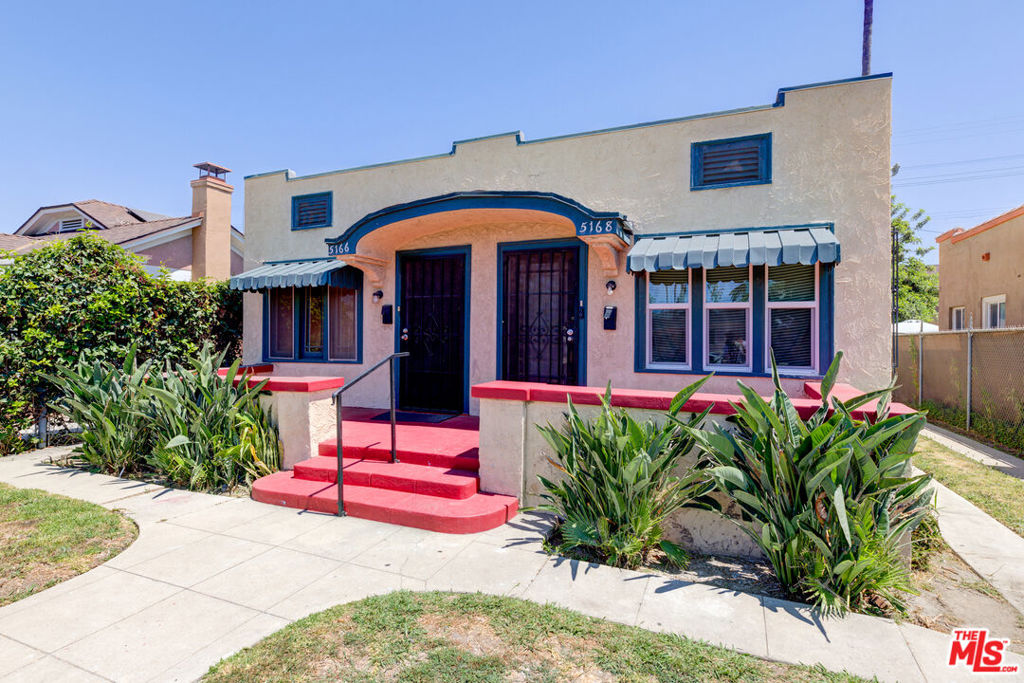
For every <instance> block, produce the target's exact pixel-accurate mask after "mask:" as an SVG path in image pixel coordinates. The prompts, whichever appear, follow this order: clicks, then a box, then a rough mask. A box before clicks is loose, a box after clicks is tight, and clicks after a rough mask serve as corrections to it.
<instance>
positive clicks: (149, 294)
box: [0, 233, 241, 454]
mask: <svg viewBox="0 0 1024 683" xmlns="http://www.w3.org/2000/svg"><path fill="white" fill-rule="evenodd" d="M0 256H4V257H5V258H6V257H10V258H11V263H10V264H9V265H5V266H3V267H0V425H3V427H0V454H3V453H4V452H9V451H13V450H17V449H19V448H20V447H21V446H22V444H21V439H20V438H19V437H18V430H19V429H22V428H24V427H27V426H29V425H30V424H31V421H32V420H33V419H34V418H35V417H36V416H37V415H38V414H39V411H40V410H41V408H42V407H43V406H44V405H46V403H48V402H49V401H51V400H52V399H54V398H55V397H56V396H57V395H58V394H59V392H58V391H57V389H56V387H54V386H53V385H51V384H50V383H49V382H48V381H47V380H46V379H45V378H44V375H52V374H53V373H54V372H55V371H56V368H57V366H58V365H60V364H69V363H75V362H76V359H77V358H78V357H79V356H80V355H81V354H83V353H84V354H87V357H88V358H89V359H93V358H95V359H98V360H101V361H105V362H108V363H116V364H118V365H120V363H121V359H123V358H124V357H125V354H126V353H127V352H128V348H129V347H130V346H132V345H134V346H135V347H136V349H137V355H138V358H139V360H140V361H142V360H145V359H149V358H155V359H157V360H158V361H159V362H161V363H162V362H163V361H165V360H173V361H181V360H183V359H184V358H187V357H190V356H193V355H195V354H196V353H198V351H199V349H200V348H201V347H202V346H203V344H204V343H206V342H210V343H212V344H214V346H215V347H216V348H217V349H223V348H228V349H229V352H228V353H229V356H230V357H232V358H233V357H235V356H237V355H238V352H239V348H240V334H239V330H240V327H241V296H240V295H239V293H238V292H234V291H231V290H230V289H229V288H228V286H227V283H224V282H216V283H210V282H177V281H173V280H171V279H169V278H166V277H152V276H151V275H149V274H148V273H147V272H146V271H145V270H144V269H143V268H142V266H141V261H140V258H139V257H138V256H136V255H134V254H131V253H129V252H127V251H125V250H124V249H122V248H121V247H118V246H116V245H113V244H110V243H109V242H106V241H104V240H102V239H100V238H98V237H96V236H94V235H90V234H88V233H86V234H83V235H81V236H78V237H75V238H73V239H69V240H66V241H54V242H52V243H48V244H46V246H43V247H41V248H39V249H36V250H34V251H32V252H29V253H26V254H21V255H17V256H14V255H11V254H7V255H3V254H0Z"/></svg>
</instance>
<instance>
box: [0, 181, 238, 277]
mask: <svg viewBox="0 0 1024 683" xmlns="http://www.w3.org/2000/svg"><path fill="white" fill-rule="evenodd" d="M195 168H197V169H199V177H198V178H196V179H195V180H193V181H192V182H191V183H190V184H191V187H192V212H191V213H190V214H189V215H187V216H177V217H172V216H164V215H161V214H157V213H152V212H150V211H142V210H140V209H134V208H130V207H127V206H122V205H120V204H111V203H110V202H104V201H100V200H98V199H89V200H86V201H80V202H71V203H68V204H55V205H52V206H43V207H40V208H39V209H37V210H36V211H35V213H33V214H32V215H31V216H30V217H29V219H28V220H27V221H25V222H24V223H22V225H21V227H19V228H18V229H17V230H16V231H15V232H14V234H6V233H0V250H9V251H13V252H14V253H15V254H18V253H25V252H28V251H31V250H33V249H38V248H39V247H40V246H42V245H44V244H46V243H47V242H49V241H53V240H64V239H69V238H71V237H74V236H76V235H80V234H82V232H85V231H94V234H95V235H96V236H98V237H101V238H103V239H105V240H107V241H108V242H111V243H113V244H117V245H119V246H121V247H124V248H125V249H127V250H128V251H131V252H133V253H135V254H138V255H140V256H142V257H143V259H144V267H145V268H146V269H147V270H149V271H150V272H154V273H155V272H158V271H159V270H160V269H161V268H167V269H168V270H169V271H170V274H171V275H170V276H171V277H172V278H174V279H177V280H199V279H202V278H211V279H214V280H226V279H228V278H229V277H230V276H231V275H233V274H235V273H238V272H240V271H241V270H242V264H243V255H244V253H245V236H244V235H243V234H242V233H241V232H240V231H239V230H237V229H236V228H234V227H233V226H232V225H231V194H232V192H233V191H234V188H233V187H231V185H229V184H228V183H227V181H226V180H225V175H226V174H227V173H229V172H230V169H227V168H224V167H222V166H217V165H216V164H210V163H201V164H196V165H195Z"/></svg>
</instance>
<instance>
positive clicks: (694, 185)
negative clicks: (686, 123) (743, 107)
mask: <svg viewBox="0 0 1024 683" xmlns="http://www.w3.org/2000/svg"><path fill="white" fill-rule="evenodd" d="M748 140H750V141H756V142H757V169H758V177H757V178H756V179H755V180H739V181H736V182H730V183H705V182H704V181H703V178H704V152H705V151H706V150H707V149H708V148H709V147H714V146H715V145H724V144H731V143H734V142H746V141H748ZM771 182H772V134H771V133H759V134H757V135H744V136H741V137H738V138H722V139H719V140H704V141H702V142H691V143H690V190H691V191H692V190H715V189H719V188H723V187H742V186H744V185H767V184H770V183H771Z"/></svg>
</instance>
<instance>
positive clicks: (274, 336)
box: [232, 74, 891, 414]
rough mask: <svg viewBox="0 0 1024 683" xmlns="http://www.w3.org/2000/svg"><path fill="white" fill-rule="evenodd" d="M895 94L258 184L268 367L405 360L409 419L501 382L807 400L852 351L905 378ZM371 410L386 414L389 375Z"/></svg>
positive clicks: (251, 232)
mask: <svg viewBox="0 0 1024 683" xmlns="http://www.w3.org/2000/svg"><path fill="white" fill-rule="evenodd" d="M890 91H891V75H889V74H882V75H877V76H869V77H864V78H855V79H850V80H844V81H836V82H829V83H820V84H814V85H808V86H800V87H793V88H783V89H781V90H779V92H778V96H777V98H776V100H775V101H774V102H772V103H770V104H766V105H761V106H753V107H749V108H744V109H739V110H732V111H725V112H718V113H712V114H705V115H697V116H688V117H683V118H679V119H671V120H665V121H656V122H652V123H645V124H638V125H634V126H625V127H622V128H616V129H610V130H601V131H594V132H588V133H581V134H577V135H566V136H561V137H556V138H548V139H541V140H524V139H523V137H522V136H521V135H520V134H519V133H508V134H502V135H495V136H490V137H485V138H479V139H473V140H464V141H459V142H456V143H455V144H454V145H453V146H452V149H451V151H450V152H448V153H446V154H439V155H436V156H431V157H425V158H420V159H412V160H408V161H399V162H392V163H382V164H378V165H373V166H368V167H363V168H355V169H347V170H341V171H334V172H327V173H318V174H314V175H308V176H300V175H297V174H295V173H294V172H292V171H290V170H288V171H275V172H270V173H260V174H257V175H252V176H249V177H247V178H246V180H245V192H246V206H245V216H246V219H245V223H246V234H247V245H246V258H245V261H246V268H247V271H248V272H246V273H243V274H242V275H241V276H239V277H236V278H234V279H233V280H232V284H233V286H235V287H236V288H238V289H243V290H246V291H247V292H248V293H247V294H246V296H245V304H244V306H245V309H244V310H245V332H244V334H245V337H244V353H245V360H246V362H248V363H273V364H274V365H275V368H276V369H277V371H279V372H287V373H292V374H295V375H307V376H308V375H341V374H343V375H345V376H347V377H350V378H351V377H354V376H356V375H357V374H359V373H360V372H361V371H362V370H363V369H365V368H367V367H369V366H370V365H371V364H373V363H374V362H376V361H377V360H379V359H380V358H383V357H385V356H387V355H388V354H390V353H392V352H393V351H397V350H406V351H410V353H411V354H412V355H411V356H410V358H409V359H407V360H405V361H403V369H402V377H401V380H400V382H399V390H398V392H399V396H398V400H399V405H400V407H402V408H406V409H422V410H443V411H451V412H468V413H470V414H475V413H476V412H477V411H478V406H479V402H478V401H477V400H476V399H475V398H474V397H473V396H471V393H472V392H471V391H470V387H471V386H473V385H476V384H479V383H481V382H487V381H490V380H502V379H505V380H519V381H533V382H546V383H554V384H564V385H592V386H593V385H596V386H604V385H605V384H606V383H608V382H611V383H612V385H613V386H615V387H623V388H637V389H657V390H673V389H678V388H679V387H681V386H682V385H684V384H686V383H689V382H690V381H692V380H693V379H694V378H695V377H696V376H698V375H704V374H707V373H709V372H712V371H713V372H715V373H716V376H715V378H714V379H713V380H712V383H711V384H710V385H709V387H708V388H709V389H710V390H712V391H716V390H718V391H732V390H734V388H735V381H736V379H737V378H742V379H744V381H746V382H748V383H750V384H752V385H754V386H755V387H761V388H764V387H767V385H768V381H769V380H768V371H769V348H771V349H773V350H774V352H775V356H776V359H777V361H778V362H779V365H780V370H781V373H782V375H783V377H784V378H786V382H787V386H788V387H792V388H793V390H794V391H795V392H799V391H800V388H801V387H802V386H803V383H804V382H805V381H806V380H808V379H813V378H816V377H820V376H821V374H822V373H823V372H824V370H825V369H826V368H827V366H828V364H829V362H830V360H831V358H832V354H833V353H834V351H836V350H839V349H842V350H843V351H844V352H845V353H846V360H845V362H844V367H843V371H842V372H843V374H842V377H841V378H840V380H841V381H843V382H847V383H849V384H852V385H854V386H857V387H862V388H872V387H877V386H880V385H883V384H885V383H887V381H888V379H889V376H890V364H889V363H890V356H891V346H890V344H891V323H890V319H889V311H890V301H891V294H890V291H889V282H890V270H889V268H890V266H889V166H890V161H889V147H890V129H891V115H890ZM347 400H348V401H350V402H352V403H354V404H357V405H362V406H370V407H381V406H386V405H387V401H388V394H387V376H386V373H383V374H382V375H381V376H380V377H377V378H368V380H367V381H366V382H365V383H363V384H362V385H361V386H360V387H358V388H354V389H353V391H352V395H351V396H350V397H349V398H347Z"/></svg>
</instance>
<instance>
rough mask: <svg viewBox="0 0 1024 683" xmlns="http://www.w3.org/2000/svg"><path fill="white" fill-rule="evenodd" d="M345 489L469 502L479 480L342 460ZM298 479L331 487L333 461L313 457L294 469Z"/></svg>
mask: <svg viewBox="0 0 1024 683" xmlns="http://www.w3.org/2000/svg"><path fill="white" fill-rule="evenodd" d="M342 466H343V467H344V469H345V471H344V478H345V484H346V485H352V486H373V487H375V488H379V489H391V490H394V491H406V492H410V493H422V494H424V495H428V496H438V497H441V498H459V499H462V498H469V497H470V496H472V495H473V494H474V493H476V492H477V490H478V483H479V477H478V476H477V474H476V472H473V471H469V470H452V469H446V468H443V467H427V466H424V465H413V464H410V463H407V462H397V463H390V462H385V461H381V460H355V459H352V458H343V459H342ZM294 474H295V477H296V478H297V479H306V480H308V481H322V482H326V483H328V484H333V483H335V482H336V480H337V478H338V461H337V459H336V457H315V458H310V459H309V460H303V461H302V462H300V463H297V464H296V465H295V470H294Z"/></svg>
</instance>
